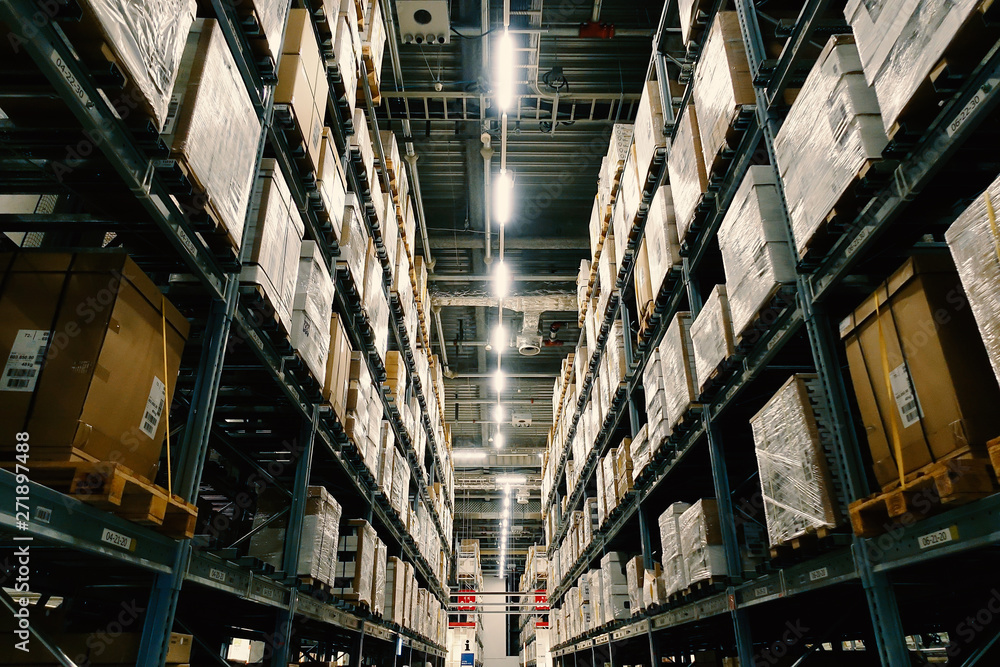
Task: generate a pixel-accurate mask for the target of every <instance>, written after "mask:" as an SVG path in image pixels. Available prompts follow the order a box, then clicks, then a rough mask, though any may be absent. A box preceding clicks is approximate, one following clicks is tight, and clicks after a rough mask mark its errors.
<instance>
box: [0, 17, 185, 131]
mask: <svg viewBox="0 0 1000 667" xmlns="http://www.w3.org/2000/svg"><path fill="white" fill-rule="evenodd" d="M78 5H79V8H80V9H81V10H82V14H83V15H82V17H81V19H80V21H79V22H78V23H76V24H74V23H73V22H68V23H67V27H66V30H67V32H69V33H70V34H71V35H73V36H76V35H77V34H79V35H80V36H81V37H82V40H74V41H78V42H81V41H82V42H94V41H95V38H97V39H98V40H99V42H100V46H101V47H106V48H102V49H101V50H102V57H105V58H108V59H109V60H112V61H114V63H115V65H116V66H117V67H118V68H119V69H120V70H121V71H122V73H123V74H124V78H125V84H124V95H123V96H122V99H123V100H134V101H135V102H137V103H138V104H140V105H141V107H142V111H143V113H145V114H146V115H147V116H148V117H149V118H151V119H152V121H153V125H154V126H155V127H156V130H157V131H161V130H162V129H163V126H164V123H165V122H166V119H167V116H168V110H169V108H170V102H171V95H172V94H173V91H174V83H175V81H176V80H177V78H178V71H179V70H180V68H181V59H182V56H183V53H184V45H185V42H186V41H187V38H188V31H189V30H190V29H191V25H192V23H193V22H194V19H195V13H196V10H197V7H196V5H195V0H163V1H162V2H156V3H130V2H101V1H99V0H83V1H81V2H79V3H78ZM12 43H13V42H12ZM123 106H124V105H123Z"/></svg>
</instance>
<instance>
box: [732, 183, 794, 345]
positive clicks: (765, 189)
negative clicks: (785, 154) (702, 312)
mask: <svg viewBox="0 0 1000 667" xmlns="http://www.w3.org/2000/svg"><path fill="white" fill-rule="evenodd" d="M719 248H720V249H721V250H722V263H723V266H724V267H725V270H726V295H727V296H728V298H729V309H730V313H731V316H732V320H733V333H734V334H736V335H737V336H741V335H742V334H743V333H744V332H745V331H746V330H747V329H748V328H749V327H750V325H751V324H752V323H753V321H754V320H755V319H756V317H757V314H758V313H759V312H760V310H761V309H762V308H764V307H765V306H767V303H768V300H769V299H770V298H771V296H772V295H773V294H774V293H775V292H776V291H777V290H778V288H779V287H780V286H781V285H785V284H790V283H794V282H795V260H794V256H793V254H792V250H791V247H790V245H789V241H788V230H787V228H786V226H785V216H784V213H783V211H782V209H781V198H780V195H779V194H778V188H777V185H776V182H775V177H774V169H772V168H771V166H769V165H757V166H751V167H750V169H749V170H748V171H747V175H746V177H744V179H743V182H742V183H741V184H740V187H739V189H738V190H737V191H736V194H735V196H734V197H733V202H732V204H730V206H729V211H728V212H727V213H726V217H725V218H724V219H723V221H722V226H721V227H720V228H719Z"/></svg>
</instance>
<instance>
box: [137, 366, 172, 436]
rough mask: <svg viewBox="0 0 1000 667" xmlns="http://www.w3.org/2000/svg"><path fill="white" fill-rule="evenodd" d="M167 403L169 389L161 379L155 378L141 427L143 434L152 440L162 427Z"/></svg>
mask: <svg viewBox="0 0 1000 667" xmlns="http://www.w3.org/2000/svg"><path fill="white" fill-rule="evenodd" d="M166 402H167V387H166V385H164V384H163V381H162V380H160V378H158V377H156V376H153V385H152V386H151V387H150V388H149V398H147V399H146V411H145V412H144V413H143V415H142V424H141V425H140V426H139V428H140V429H142V432H143V433H145V434H146V435H148V436H149V437H150V438H153V437H155V436H156V429H157V427H158V426H159V425H160V415H162V414H163V408H164V406H165V404H166Z"/></svg>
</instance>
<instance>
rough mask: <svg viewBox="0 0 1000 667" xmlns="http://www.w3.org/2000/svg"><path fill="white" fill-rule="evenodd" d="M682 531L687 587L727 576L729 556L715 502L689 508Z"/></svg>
mask: <svg viewBox="0 0 1000 667" xmlns="http://www.w3.org/2000/svg"><path fill="white" fill-rule="evenodd" d="M680 529H681V553H682V554H683V555H684V561H685V563H686V564H687V573H688V585H690V584H693V583H695V582H696V581H701V580H703V579H708V578H710V577H717V576H724V575H726V573H727V568H726V554H725V551H723V547H722V529H721V528H720V526H719V510H718V506H717V505H716V504H715V499H714V498H702V499H701V500H699V501H697V502H695V503H694V504H693V505H691V507H689V508H687V509H686V510H685V511H684V514H682V515H681V519H680Z"/></svg>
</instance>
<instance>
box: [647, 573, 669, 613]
mask: <svg viewBox="0 0 1000 667" xmlns="http://www.w3.org/2000/svg"><path fill="white" fill-rule="evenodd" d="M666 602H667V591H666V588H665V587H664V581H663V570H662V568H661V567H660V564H659V563H653V569H652V570H645V571H644V572H643V580H642V604H643V607H645V608H649V607H656V606H659V605H661V604H666Z"/></svg>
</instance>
